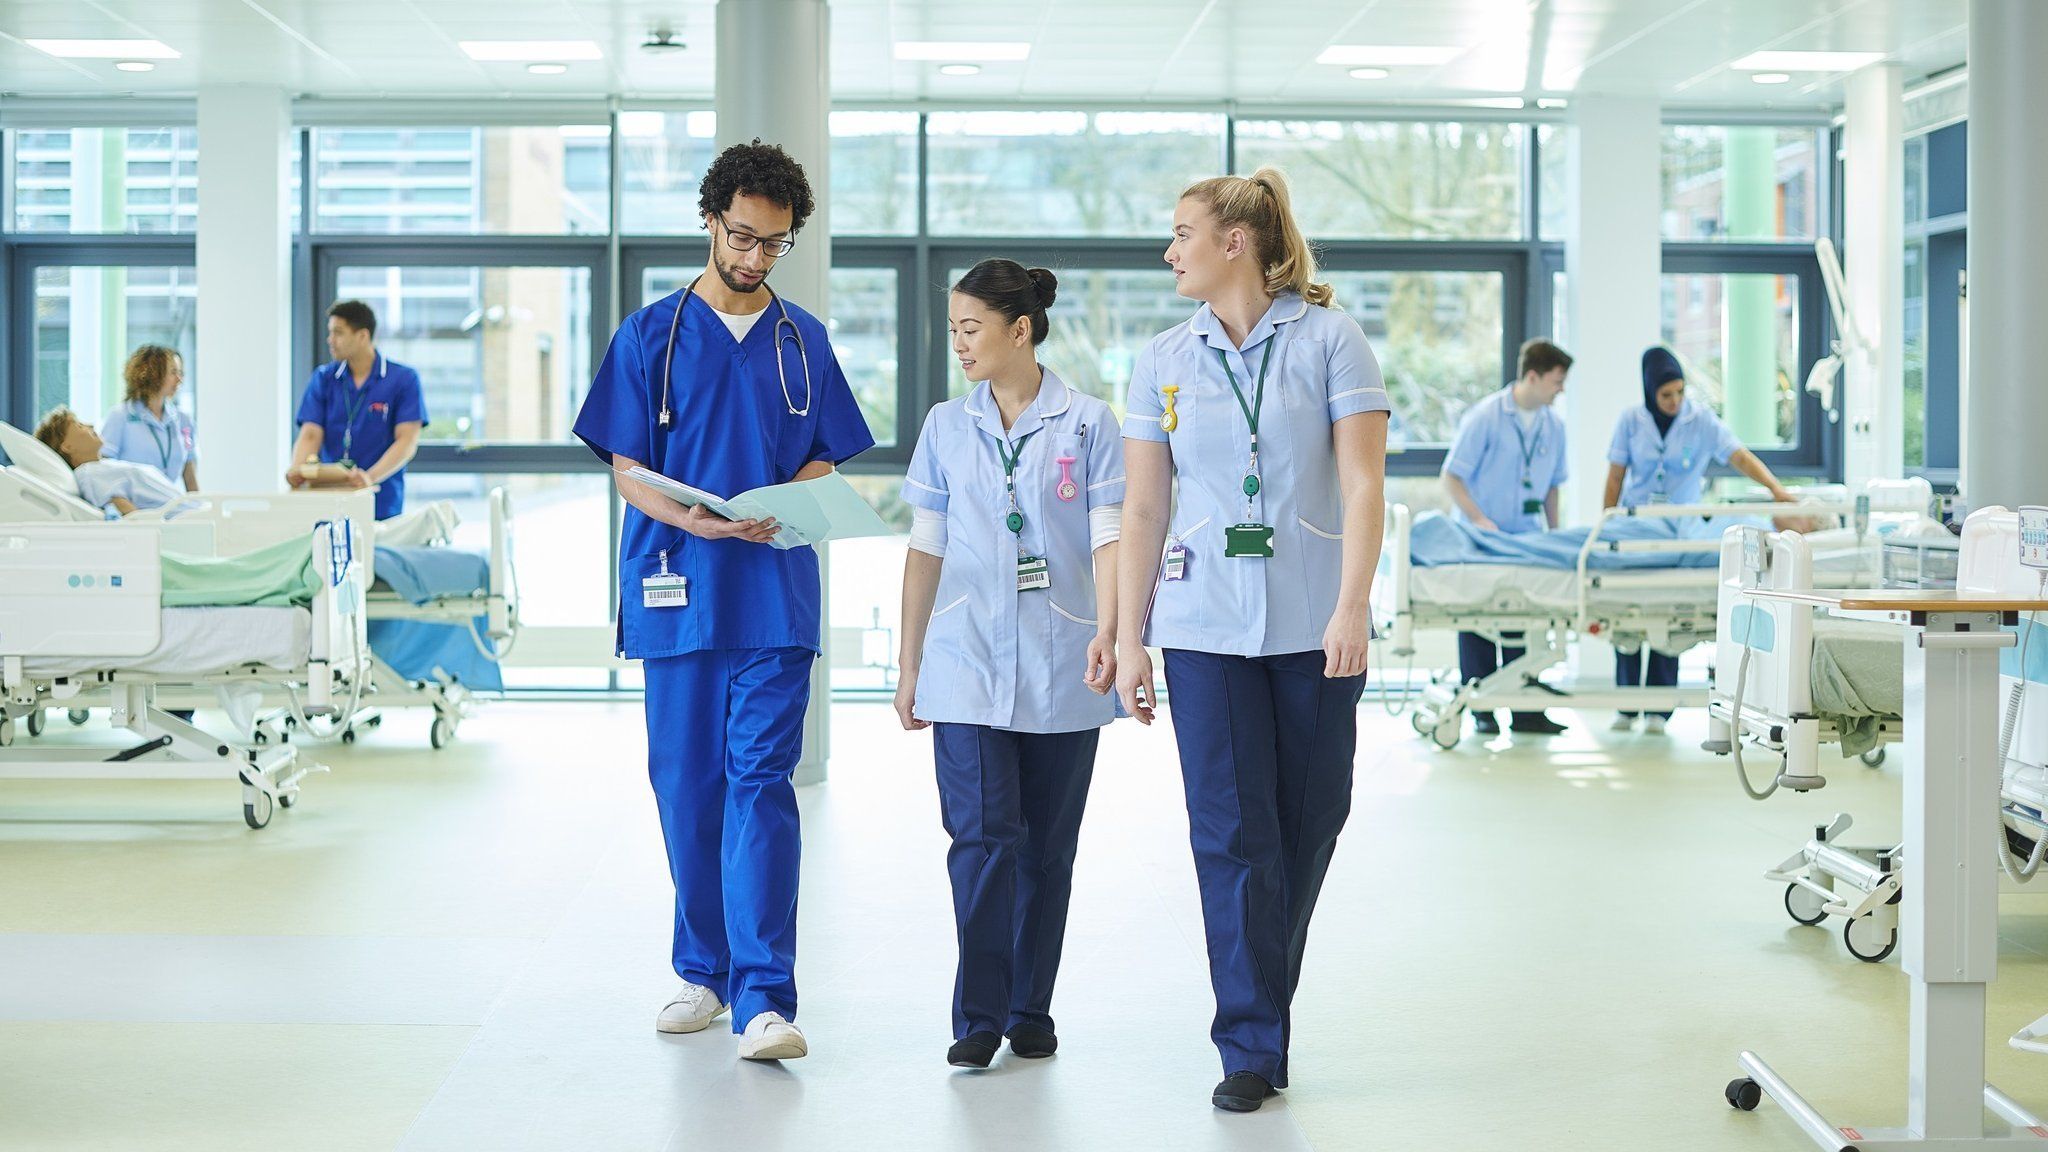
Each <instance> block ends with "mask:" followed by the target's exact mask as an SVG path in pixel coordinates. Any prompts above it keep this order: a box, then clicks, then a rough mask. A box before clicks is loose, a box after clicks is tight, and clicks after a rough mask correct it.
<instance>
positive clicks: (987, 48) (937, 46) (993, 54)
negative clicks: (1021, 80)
mask: <svg viewBox="0 0 2048 1152" xmlns="http://www.w3.org/2000/svg"><path fill="white" fill-rule="evenodd" d="M1030 56H1031V45H1029V44H1026V43H1024V42H1023V41H1019V40H980V41H975V40H898V41H897V42H896V58H897V59H898V60H929V61H940V60H956V61H957V60H980V61H984V62H1008V63H1015V62H1016V61H1019V60H1026V59H1029V58H1030Z"/></svg>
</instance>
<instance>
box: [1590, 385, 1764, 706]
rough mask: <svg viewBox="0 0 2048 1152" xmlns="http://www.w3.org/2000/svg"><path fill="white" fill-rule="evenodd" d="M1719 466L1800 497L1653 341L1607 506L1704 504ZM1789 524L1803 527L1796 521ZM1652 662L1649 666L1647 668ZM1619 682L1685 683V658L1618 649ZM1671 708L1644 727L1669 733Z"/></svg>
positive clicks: (1618, 448)
mask: <svg viewBox="0 0 2048 1152" xmlns="http://www.w3.org/2000/svg"><path fill="white" fill-rule="evenodd" d="M1716 464H1733V465H1734V466H1735V468H1736V470H1737V471H1739V472H1741V473H1742V474H1743V475H1744V476H1747V477H1749V478H1750V479H1751V480H1754V481H1756V482H1757V483H1758V484H1761V485H1763V486H1764V487H1765V488H1766V489H1768V490H1769V491H1770V493H1771V498H1772V499H1773V500H1776V501H1778V502H1780V503H1784V504H1789V503H1792V502H1793V501H1794V500H1796V499H1797V497H1795V496H1793V494H1792V493H1791V492H1790V491H1788V490H1787V489H1786V488H1785V486H1784V485H1783V484H1780V483H1779V482H1778V478H1777V477H1776V476H1774V475H1772V474H1771V470H1770V469H1769V468H1767V467H1765V466H1764V462H1763V461H1761V460H1759V459H1757V458H1756V453H1754V452H1751V451H1750V450H1749V449H1747V448H1745V447H1743V446H1742V441H1741V439H1739V438H1738V437H1737V436H1736V435H1735V432H1734V431H1733V430H1732V429H1730V428H1729V427H1728V425H1726V424H1724V423H1722V422H1721V418H1720V417H1719V416H1716V415H1714V413H1713V411H1712V410H1711V409H1709V408H1708V407H1707V406H1706V405H1704V404H1701V403H1700V402H1699V401H1697V400H1688V399H1686V396H1685V369H1684V368H1682V367H1680V366H1679V363H1678V357H1677V356H1676V355H1674V354H1673V353H1672V351H1671V350H1670V349H1669V348H1665V347H1663V346H1662V345H1653V346H1652V347H1650V348H1648V349H1646V350H1645V351H1644V352H1643V404H1642V407H1640V408H1631V409H1629V410H1628V411H1626V412H1623V413H1622V414H1621V420H1620V421H1619V422H1618V423H1616V424H1615V426H1614V442H1613V443H1612V444H1610V445H1608V447H1607V465H1608V466H1607V491H1606V493H1605V495H1604V497H1603V498H1602V505H1601V506H1602V507H1605V508H1613V507H1615V506H1617V505H1622V504H1625V505H1628V506H1630V507H1637V506H1640V505H1644V504H1697V503H1699V502H1700V500H1701V498H1702V496H1703V495H1704V494H1705V492H1706V484H1707V469H1708V468H1709V467H1711V466H1713V465H1716ZM1780 526H1781V527H1792V526H1795V525H1794V524H1792V523H1790V522H1785V523H1781V525H1780ZM1645 665H1647V668H1646V667H1645ZM1614 682H1615V683H1616V684H1618V685H1620V686H1622V687H1624V688H1632V687H1635V686H1636V685H1638V684H1643V685H1647V686H1650V687H1658V688H1669V687H1671V686H1673V685H1676V684H1677V683H1678V657H1677V656H1676V655H1675V654H1672V653H1669V652H1653V651H1651V650H1650V649H1649V647H1648V646H1645V647H1644V648H1643V649H1641V650H1640V651H1637V652H1616V653H1615V654H1614ZM1670 716H1671V713H1669V712H1652V713H1650V714H1649V716H1648V718H1647V719H1645V720H1644V722H1643V726H1644V731H1646V732H1649V733H1651V734H1652V735H1656V734H1658V733H1661V732H1663V731H1664V722H1665V721H1666V720H1667V719H1669V718H1670ZM1635 719H1636V713H1634V712H1623V713H1620V714H1619V715H1617V716H1616V717H1615V718H1614V724H1613V729H1614V730H1615V731H1617V732H1625V731H1628V730H1629V729H1630V728H1631V727H1633V726H1634V725H1635Z"/></svg>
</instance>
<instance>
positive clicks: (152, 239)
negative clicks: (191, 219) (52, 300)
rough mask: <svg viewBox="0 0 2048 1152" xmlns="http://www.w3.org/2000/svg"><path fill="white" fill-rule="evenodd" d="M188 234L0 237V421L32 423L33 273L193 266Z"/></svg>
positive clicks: (191, 241)
mask: <svg viewBox="0 0 2048 1152" xmlns="http://www.w3.org/2000/svg"><path fill="white" fill-rule="evenodd" d="M198 247H199V246H198V241H197V239H196V238H195V237H194V236H192V235H178V234H136V235H121V236H109V235H100V234H79V235H73V234H71V233H33V232H25V233H23V232H18V233H11V234H4V235H0V264H4V266H5V267H4V275H0V315H4V316H6V317H7V318H8V320H7V323H6V324H5V325H0V328H4V329H5V331H4V332H0V363H4V364H5V365H6V366H7V374H8V383H7V387H6V388H5V389H4V390H0V408H4V411H0V419H5V420H7V421H8V422H9V423H12V424H15V425H17V426H23V425H24V424H26V425H27V426H31V427H32V426H33V423H34V421H35V418H36V416H37V415H38V413H37V412H36V364H35V348H36V339H35V323H36V316H35V309H34V308H32V307H29V306H28V305H29V303H30V302H32V301H33V300H35V298H36V273H37V271H39V270H40V269H43V268H53V267H54V268H196V267H198V262H199V260H198Z"/></svg>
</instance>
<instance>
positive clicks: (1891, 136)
mask: <svg viewBox="0 0 2048 1152" xmlns="http://www.w3.org/2000/svg"><path fill="white" fill-rule="evenodd" d="M1848 89H1849V93H1848V107H1847V121H1848V123H1847V126H1846V127H1845V128H1844V130H1843V133H1842V217H1843V219H1842V271H1843V274H1844V275H1845V276H1846V277H1847V278H1848V292H1849V311H1850V313H1851V314H1852V315H1854V316H1855V319H1856V326H1857V328H1858V329H1859V330H1860V331H1861V333H1862V335H1863V338H1864V340H1865V341H1867V342H1868V345H1867V347H1863V348H1857V347H1852V346H1850V342H1849V341H1847V340H1844V341H1843V344H1844V355H1843V358H1842V359H1843V366H1842V380H1843V384H1844V388H1843V392H1842V411H1843V413H1844V414H1845V419H1846V420H1847V422H1848V426H1847V427H1846V428H1844V429H1843V434H1842V445H1843V450H1842V457H1843V461H1842V468H1843V477H1842V478H1843V479H1844V480H1846V481H1847V482H1848V484H1849V487H1850V489H1851V490H1852V491H1853V490H1856V489H1860V488H1861V487H1862V486H1863V483H1864V481H1866V480H1870V479H1873V478H1880V477H1889V478H1893V479H1896V478H1897V477H1898V476H1900V475H1901V474H1902V472H1903V470H1904V468H1905V466H1906V462H1905V451H1906V441H1905V418H1904V412H1905V387H1906V375H1905V372H1906V348H1905V309H1906V295H1905V282H1906V275H1905V265H1904V260H1905V257H1904V255H1903V252H1904V250H1905V249H1904V244H1905V227H1906V223H1905V221H1906V202H1905V187H1906V152H1905V135H1904V133H1905V101H1904V97H1903V87H1902V83H1901V79H1900V72H1899V66H1898V65H1896V64H1874V65H1872V66H1870V67H1868V68H1865V69H1863V70H1862V71H1861V72H1858V73H1856V74H1855V75H1854V76H1851V77H1850V78H1849V84H1848Z"/></svg>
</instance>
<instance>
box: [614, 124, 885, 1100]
mask: <svg viewBox="0 0 2048 1152" xmlns="http://www.w3.org/2000/svg"><path fill="white" fill-rule="evenodd" d="M698 203H699V206H700V207H701V208H702V209H703V212H704V215H703V220H704V224H705V227H707V228H708V229H709V230H710V231H711V255H710V259H709V260H708V261H707V263H706V267H705V270H704V273H703V274H702V275H701V276H699V277H698V278H697V280H696V281H694V282H693V283H692V285H691V286H690V287H689V288H686V289H684V290H682V291H680V292H676V293H674V294H672V295H669V296H666V297H664V298H662V299H661V300H658V301H656V302H655V303H653V304H651V305H649V306H648V307H646V308H642V309H641V310H640V311H638V312H635V313H633V314H632V315H631V316H629V317H627V318H626V322H625V323H624V324H621V325H620V326H619V331H618V332H617V334H616V335H614V336H613V337H612V343H611V347H610V348H609V349H608V350H607V351H606V352H605V357H604V363H603V364H601V365H599V367H598V370H597V378H596V379H595V380H594V381H592V382H591V386H590V394H589V396H588V397H586V398H585V400H584V402H583V410H582V412H581V413H579V414H578V415H577V417H576V435H577V436H579V437H581V438H582V439H583V441H584V443H586V444H588V445H590V448H591V450H592V451H593V452H596V453H597V455H598V457H599V458H600V459H602V460H604V461H605V462H606V463H607V464H609V465H611V467H612V469H613V479H614V481H615V482H616V483H617V484H618V488H619V494H620V495H621V496H623V497H624V498H625V500H626V502H627V503H628V504H630V505H631V507H630V508H628V509H627V511H626V519H625V524H624V526H623V529H622V532H621V535H620V538H619V650H620V652H621V653H622V654H623V655H625V656H627V657H629V658H632V659H637V660H641V661H643V664H642V668H643V671H644V673H645V675H646V678H647V692H646V697H647V699H646V712H647V770H648V777H649V780H650V782H651V783H652V784H653V786H654V799H655V807H656V809H657V811H658V812H659V813H660V816H661V831H662V838H663V840H664V841H665V842H666V843H667V846H668V857H669V875H670V877H671V878H672V879H673V880H674V882H675V888H676V907H675V937H674V945H673V949H672V952H671V960H672V962H673V964H674V967H675V971H676V974H677V975H678V976H681V977H682V979H683V986H682V988H681V990H680V991H678V992H677V994H676V995H675V997H674V998H673V999H672V1000H670V1001H669V1003H668V1004H667V1005H666V1006H664V1007H663V1008H662V1010H661V1013H660V1015H659V1016H657V1017H656V1019H655V1028H656V1029H657V1030H659V1031H662V1032H700V1031H702V1030H704V1029H705V1028H707V1027H709V1026H710V1024H711V1022H712V1021H713V1020H716V1019H717V1018H718V1017H719V1016H720V1015H722V1014H723V1013H724V1012H725V1011H726V1009H727V1008H728V1006H729V1007H730V1008H731V1009H732V1013H733V1016H732V1029H733V1031H734V1032H736V1033H738V1034H739V1054H740V1056H742V1057H744V1058H746V1059H751V1060H787V1059H791V1058H794V1057H798V1056H803V1055H805V1054H806V1053H807V1052H809V1050H810V1049H809V1042H808V1041H807V1040H806V1039H805V1037H804V1035H803V1032H802V1031H801V1030H799V1029H798V1028H797V1026H796V1009H797V997H796V897H797V873H798V858H799V849H800V835H799V830H798V826H797V806H796V790H795V788H794V786H793V785H792V782H791V779H790V777H791V774H792V773H793V772H794V771H795V770H796V765H797V759H798V757H799V755H800V754H801V752H802V743H803V719H804V710H805V709H806V708H807V707H808V706H809V704H810V683H811V681H810V677H811V667H812V664H813V662H814V661H815V660H816V659H817V656H818V651H819V644H818V640H819V636H818V629H819V612H820V590H819V579H818V554H817V553H816V552H815V551H813V550H812V549H810V548H807V547H804V548H789V549H778V548H775V547H773V546H772V545H771V544H770V543H769V541H770V540H772V539H773V538H774V535H775V532H776V526H775V524H774V522H773V521H754V520H741V521H728V520H724V519H721V518H720V517H718V516H717V515H715V514H713V513H710V512H707V511H705V510H704V509H703V508H702V507H691V508H688V509H685V508H684V507H683V506H682V505H680V504H676V503H674V502H672V501H670V500H669V499H668V498H667V497H665V496H663V495H661V494H660V493H659V492H658V491H656V490H655V489H653V488H651V487H649V486H647V485H645V484H642V483H640V482H639V481H636V480H634V479H632V478H631V477H630V476H627V475H625V473H626V472H628V471H630V470H631V469H633V468H635V467H640V466H644V467H646V468H648V469H650V470H653V471H656V472H659V473H661V474H662V475H664V476H668V477H670V478H672V479H676V480H681V481H683V482H684V483H687V484H692V485H695V486H696V487H699V488H703V489H706V490H709V491H712V492H716V493H718V494H720V495H724V496H732V495H737V494H739V493H741V492H745V491H747V490H749V489H752V488H758V487H762V486H764V485H769V484H782V483H788V482H790V481H792V480H808V479H811V478H813V477H817V476H822V475H824V474H826V473H828V472H830V471H831V470H832V468H833V466H834V465H835V464H838V463H840V462H842V461H844V460H847V459H849V458H851V457H853V456H855V455H857V454H859V453H860V452H862V451H865V450H866V449H868V448H870V447H872V446H873V445H874V442H875V441H874V437H873V436H871V435H869V433H868V427H867V424H866V422H865V421H863V420H862V419H861V415H860V409H859V407H858V406H857V405H856V404H855V403H854V399H853V390H852V389H851V388H850V387H848V385H847V382H846V377H845V375H844V374H843V373H842V372H841V371H840V368H839V362H838V360H837V358H835V357H834V356H833V354H832V341H831V339H830V337H829V336H828V335H827V333H826V331H825V326H824V325H823V324H821V323H819V322H818V320H817V319H816V318H815V317H813V316H811V315H810V314H809V313H807V312H805V311H803V310H802V309H800V308H798V307H797V306H796V305H794V304H787V303H785V302H783V301H781V300H779V299H778V298H777V297H775V296H774V294H773V292H772V291H771V290H766V284H767V278H768V272H769V270H770V269H771V268H772V267H773V266H774V264H775V260H776V258H777V257H779V256H781V255H783V254H784V253H786V252H787V251H788V250H789V248H790V247H791V246H793V245H794V244H795V237H796V234H797V230H798V229H799V228H801V227H802V226H803V223H804V220H805V218H806V217H808V216H809V215H810V213H811V209H812V205H813V200H812V196H811V189H810V184H809V183H808V181H807V180H806V179H805V177H804V172H803V169H802V168H801V167H799V166H798V165H797V163H796V161H794V160H792V159H790V157H789V156H788V154H786V153H784V152H783V151H782V149H780V148H777V147H775V146H773V145H768V144H762V143H761V142H760V141H758V140H757V141H755V142H753V143H752V144H741V145H736V146H734V147H732V148H728V149H727V150H726V151H724V152H723V153H720V154H719V156H718V158H717V159H716V160H714V161H713V162H712V163H711V166H710V167H709V168H708V169H706V171H705V173H704V181H703V186H702V188H701V189H700V190H699V200H698ZM785 308H786V309H787V317H788V319H787V320H784V319H783V316H784V311H783V310H784V309H785Z"/></svg>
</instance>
